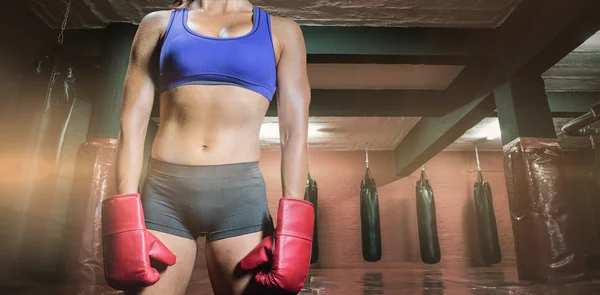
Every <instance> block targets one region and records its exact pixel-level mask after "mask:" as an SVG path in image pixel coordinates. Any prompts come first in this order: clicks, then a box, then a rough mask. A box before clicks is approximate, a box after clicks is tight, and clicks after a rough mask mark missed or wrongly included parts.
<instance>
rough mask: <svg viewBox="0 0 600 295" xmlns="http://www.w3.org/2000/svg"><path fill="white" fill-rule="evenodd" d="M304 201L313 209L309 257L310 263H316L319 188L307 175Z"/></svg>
mask: <svg viewBox="0 0 600 295" xmlns="http://www.w3.org/2000/svg"><path fill="white" fill-rule="evenodd" d="M304 200H306V201H309V202H311V203H312V204H313V206H314V207H315V226H314V230H313V242H312V254H311V257H310V263H311V264H313V263H317V261H319V234H318V229H319V226H318V220H319V218H318V217H317V216H318V214H317V212H318V211H319V210H318V204H319V188H318V186H317V182H316V181H315V180H314V179H313V178H312V177H311V176H310V172H309V173H308V180H307V181H306V191H305V193H304Z"/></svg>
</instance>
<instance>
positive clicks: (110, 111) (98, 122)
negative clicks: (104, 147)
mask: <svg viewBox="0 0 600 295" xmlns="http://www.w3.org/2000/svg"><path fill="white" fill-rule="evenodd" d="M106 30H107V32H106V34H107V38H106V41H105V44H106V45H105V46H106V47H105V49H104V69H103V81H102V84H103V87H102V89H101V91H100V93H99V95H98V97H97V99H96V101H95V104H94V108H93V109H92V118H91V120H90V130H89V131H88V140H91V139H94V138H113V139H116V138H117V137H118V135H119V124H120V120H119V119H120V118H119V116H120V111H121V96H122V94H123V82H124V80H125V74H127V66H128V65H129V55H130V52H131V45H132V43H133V38H134V37H135V33H136V31H137V27H136V26H134V25H131V24H124V23H122V24H121V23H119V24H112V25H110V26H109V27H108V28H107V29H106Z"/></svg>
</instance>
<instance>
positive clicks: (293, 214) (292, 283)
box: [240, 198, 315, 293]
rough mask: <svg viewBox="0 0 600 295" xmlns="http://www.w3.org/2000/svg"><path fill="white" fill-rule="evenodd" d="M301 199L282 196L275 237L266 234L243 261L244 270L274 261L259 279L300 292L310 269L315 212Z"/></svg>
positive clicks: (279, 288) (269, 285)
mask: <svg viewBox="0 0 600 295" xmlns="http://www.w3.org/2000/svg"><path fill="white" fill-rule="evenodd" d="M313 208H314V207H313V204H312V203H310V202H307V201H304V200H301V199H295V198H281V200H280V201H279V212H278V214H277V229H276V230H275V235H274V237H266V238H265V239H264V240H262V242H261V243H260V244H259V245H258V246H256V248H254V250H252V251H251V252H250V253H249V254H248V255H246V257H244V258H243V259H242V261H240V267H241V268H242V269H243V270H253V269H256V268H258V267H260V266H262V265H264V264H268V263H271V269H270V270H269V271H268V272H263V271H259V272H258V273H257V274H256V275H255V279H256V281H257V282H258V283H259V284H260V285H262V286H264V287H266V288H267V289H275V290H278V291H285V292H291V293H298V292H300V290H302V286H304V281H305V280H306V277H307V276H308V269H309V268H310V255H311V251H312V237H313V226H314V221H315V217H314V215H315V211H314V209H313Z"/></svg>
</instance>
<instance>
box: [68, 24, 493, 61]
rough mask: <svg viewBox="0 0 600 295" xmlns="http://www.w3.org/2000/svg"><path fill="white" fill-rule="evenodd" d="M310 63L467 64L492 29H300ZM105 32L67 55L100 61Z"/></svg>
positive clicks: (484, 50) (483, 52) (79, 35)
mask: <svg viewBox="0 0 600 295" xmlns="http://www.w3.org/2000/svg"><path fill="white" fill-rule="evenodd" d="M301 28H302V31H303V34H304V39H305V42H306V50H307V54H308V62H309V63H381V64H388V63H389V64H436V65H445V64H450V65H455V64H465V63H467V62H468V61H470V60H473V59H482V58H486V57H489V56H491V55H494V54H493V50H492V49H493V47H490V46H489V44H490V43H491V38H492V37H493V36H492V35H493V34H492V32H493V30H491V29H452V28H382V27H335V26H303V27H301ZM104 31H105V30H104V29H82V30H68V31H67V32H66V36H65V43H64V48H63V49H64V50H65V52H66V53H67V55H74V56H93V55H101V54H102V49H103V47H104V46H103V43H104Z"/></svg>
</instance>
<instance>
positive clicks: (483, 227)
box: [473, 170, 502, 264]
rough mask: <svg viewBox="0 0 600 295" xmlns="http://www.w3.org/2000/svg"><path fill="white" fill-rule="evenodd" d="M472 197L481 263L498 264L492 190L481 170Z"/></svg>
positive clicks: (498, 247) (498, 252)
mask: <svg viewBox="0 0 600 295" xmlns="http://www.w3.org/2000/svg"><path fill="white" fill-rule="evenodd" d="M473 197H474V199H475V217H476V220H477V233H478V236H479V247H480V248H481V255H482V256H483V261H484V262H485V263H487V264H497V263H500V261H501V260H502V255H501V253H500V242H499V240H498V229H497V226H496V215H495V214H494V202H493V200H492V190H491V188H490V184H489V183H488V182H486V181H484V180H483V175H481V170H479V171H478V172H477V182H475V191H474V192H473Z"/></svg>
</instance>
